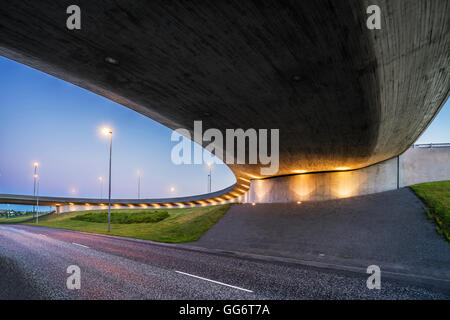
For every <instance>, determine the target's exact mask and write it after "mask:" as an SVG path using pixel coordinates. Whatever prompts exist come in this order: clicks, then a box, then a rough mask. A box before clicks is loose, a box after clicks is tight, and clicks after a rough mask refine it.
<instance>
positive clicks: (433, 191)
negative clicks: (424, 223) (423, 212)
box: [410, 181, 450, 241]
mask: <svg viewBox="0 0 450 320" xmlns="http://www.w3.org/2000/svg"><path fill="white" fill-rule="evenodd" d="M410 188H411V189H412V190H413V191H414V192H415V193H416V195H417V196H418V197H419V198H420V199H422V201H423V202H424V203H425V205H426V206H427V216H428V218H429V219H431V220H433V221H434V222H435V223H436V231H437V232H438V233H439V234H440V235H442V236H444V237H445V239H446V240H447V241H450V181H439V182H428V183H421V184H416V185H413V186H410Z"/></svg>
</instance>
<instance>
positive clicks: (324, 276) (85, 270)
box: [0, 225, 450, 300]
mask: <svg viewBox="0 0 450 320" xmlns="http://www.w3.org/2000/svg"><path fill="white" fill-rule="evenodd" d="M80 244H81V245H84V247H82V246H80ZM69 265H78V266H79V267H80V269H81V289H80V290H68V289H67V287H66V279H67V277H68V276H69V274H67V273H66V269H67V267H68V266H69ZM0 266H2V272H1V273H0V280H2V281H1V282H0V299H11V298H23V299H29V298H33V299H253V300H255V299H266V298H269V299H448V298H450V290H449V289H448V287H447V288H446V287H445V286H443V285H440V286H428V285H426V284H423V283H418V282H416V281H414V280H409V281H404V280H397V279H390V278H386V277H384V276H383V274H382V283H381V285H382V289H381V290H368V289H367V287H366V280H367V277H368V275H367V274H366V273H365V272H347V271H342V270H334V269H323V268H316V267H311V266H301V265H293V264H287V263H280V262H278V263H274V262H268V261H263V260H254V259H242V258H238V257H233V256H224V255H216V254H210V253H202V252H196V251H192V250H184V249H181V248H169V247H167V246H160V245H154V244H151V243H150V242H147V241H133V240H131V239H118V238H110V237H104V236H98V235H92V234H85V233H78V232H73V231H65V230H57V229H49V228H42V227H31V226H17V225H14V226H13V225H1V226H0ZM5 266H6V268H3V267H5ZM11 266H12V267H11ZM177 271H181V272H184V273H188V274H191V275H196V276H200V277H203V278H207V279H210V280H215V281H220V282H222V283H225V284H229V285H234V286H237V287H239V288H240V289H237V288H232V287H228V286H225V285H223V284H217V283H212V282H209V281H206V280H202V279H198V278H193V277H191V276H188V275H186V274H181V273H178V272H177ZM4 281H6V282H4ZM8 284H11V285H10V286H9V285H8ZM241 289H247V290H251V291H252V292H248V291H243V290H241Z"/></svg>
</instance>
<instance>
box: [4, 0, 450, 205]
mask: <svg viewBox="0 0 450 320" xmlns="http://www.w3.org/2000/svg"><path fill="white" fill-rule="evenodd" d="M71 4H72V3H71V2H70V1H39V2H37V1H31V0H23V1H7V2H5V3H4V4H2V6H1V7H0V17H1V19H0V54H1V55H3V56H5V57H7V58H10V59H13V60H16V61H18V62H20V63H23V64H25V65H28V66H30V67H33V68H36V69H38V70H41V71H43V72H46V73H48V74H51V75H53V76H56V77H58V78H61V79H63V80H66V81H68V82H71V83H73V84H75V85H78V86H80V87H82V88H85V89H88V90H90V91H93V92H95V93H97V94H100V95H102V96H105V97H107V98H109V99H111V100H113V101H115V102H117V103H120V104H122V105H124V106H126V107H128V108H131V109H133V110H135V111H137V112H139V113H141V114H143V115H146V116H148V117H150V118H152V119H154V120H156V121H158V122H160V123H162V124H163V125H165V126H167V127H169V128H171V129H177V128H187V129H189V130H190V131H191V132H192V131H193V123H194V121H195V120H202V121H203V126H204V127H205V128H217V129H219V130H220V131H221V132H225V130H226V129H227V128H243V129H247V128H256V129H259V128H267V129H270V128H279V129H280V170H279V171H278V173H277V174H275V175H272V176H269V177H267V176H262V175H261V174H260V167H261V166H263V165H262V164H261V163H258V164H254V165H249V164H246V165H238V164H234V165H230V168H231V170H232V171H233V173H234V174H235V176H236V179H237V183H236V185H235V186H232V187H230V188H229V189H225V190H223V193H222V194H220V196H222V197H224V198H225V199H227V198H228V197H230V199H231V198H235V197H239V196H241V197H242V196H243V195H249V197H250V198H251V201H261V202H267V201H278V200H276V199H280V197H278V194H279V193H280V192H281V193H282V194H283V196H282V197H281V198H282V199H283V201H295V200H308V199H327V198H336V197H346V196H352V195H357V194H362V193H370V192H377V191H379V190H380V189H382V190H383V189H389V188H395V187H398V186H399V183H398V181H399V180H398V179H399V178H398V179H397V180H396V181H397V183H396V184H394V183H391V182H389V183H384V182H383V181H384V180H383V179H381V180H380V179H374V177H376V176H377V175H379V173H380V170H381V171H382V172H385V173H384V176H385V177H392V176H393V172H394V171H392V170H394V169H392V168H397V171H396V172H397V174H398V173H399V172H400V171H399V169H398V168H399V164H398V163H399V162H398V161H397V160H396V159H397V157H398V156H399V155H400V154H402V153H404V152H405V150H407V149H408V148H409V147H410V146H411V144H412V143H414V141H416V139H417V138H418V137H419V135H420V134H421V133H422V132H423V131H424V130H425V129H426V128H427V126H428V125H429V124H430V122H431V121H432V120H433V118H434V117H435V115H436V114H437V113H438V112H439V110H440V108H441V107H442V105H443V104H444V102H445V101H446V99H447V98H448V96H449V87H450V76H449V54H448V52H449V51H450V28H449V22H448V16H449V13H450V2H449V1H447V0H398V1H387V0H374V1H366V0H363V1H360V0H349V1H325V0H319V1H292V2H291V1H286V2H284V1H283V2H281V1H263V2H261V3H259V2H258V3H253V2H252V3H250V2H242V1H207V2H206V1H189V2H176V3H172V2H167V1H152V2H148V1H142V0H141V1H133V2H132V3H131V2H130V3H128V4H127V5H126V6H125V5H122V4H120V3H119V2H115V1H114V2H112V1H111V2H94V1H87V0H85V1H78V2H77V4H78V5H79V7H80V8H81V16H82V18H81V19H82V20H81V21H82V22H81V29H80V30H68V29H67V28H66V19H67V16H68V15H67V14H66V8H67V7H68V6H69V5H71ZM374 4H376V5H378V6H379V7H380V9H381V18H382V24H381V29H380V30H369V29H368V28H367V27H366V19H367V17H368V15H367V14H366V8H367V7H368V6H369V5H374ZM61 107H62V108H63V107H64V106H61ZM225 151H227V150H225ZM228 151H229V150H228ZM396 161H397V162H396ZM386 163H390V164H389V168H391V169H389V170H385V171H383V169H380V168H385V167H386V166H385V165H386ZM395 163H396V164H395ZM359 170H361V171H359ZM355 173H356V174H357V175H356V176H357V177H356V178H352V179H350V180H349V181H350V182H348V183H347V182H343V181H347V180H345V178H344V177H345V176H350V175H353V174H355ZM359 173H361V174H359ZM362 173H364V174H362ZM298 174H300V175H299V177H300V176H301V177H307V178H304V179H303V178H301V179H300V178H299V181H300V180H302V181H303V182H295V183H292V182H289V181H288V180H289V179H287V180H286V177H290V176H292V175H298ZM323 174H325V175H327V176H331V177H332V178H331V180H330V179H328V178H327V179H328V180H327V179H325V180H323V179H322V178H318V179H316V178H314V177H320V176H321V175H323ZM362 176H365V178H364V179H363V178H361V177H362ZM395 176H396V175H395ZM311 177H313V178H311ZM261 179H265V180H261ZM264 181H265V182H264ZM267 181H270V184H272V185H273V186H276V188H275V187H270V188H268V187H261V185H268V182H267ZM352 183H357V184H358V185H361V186H367V187H364V188H352V190H351V191H346V190H347V189H348V188H347V187H346V185H347V184H352ZM330 185H333V187H330ZM249 189H251V192H249V193H247V191H248V190H249ZM305 190H306V191H305ZM311 190H312V191H311ZM217 196H219V195H217ZM211 197H216V195H214V196H209V195H205V196H204V198H203V199H205V198H211ZM84 200H86V199H80V201H84ZM160 200H161V199H160ZM198 200H200V199H198ZM99 201H102V202H104V201H103V200H99ZM178 201H181V200H177V202H178ZM50 202H51V201H50ZM71 202H73V203H75V200H74V201H71ZM90 202H94V201H93V200H92V199H91V200H90ZM125 202H127V203H129V204H134V202H132V201H131V200H127V201H125ZM163 202H169V201H165V200H164V201H163ZM170 202H171V201H170ZM52 203H53V202H52Z"/></svg>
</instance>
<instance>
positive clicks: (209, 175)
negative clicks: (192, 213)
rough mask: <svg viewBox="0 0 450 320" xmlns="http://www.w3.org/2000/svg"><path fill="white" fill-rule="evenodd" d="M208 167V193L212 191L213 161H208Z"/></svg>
mask: <svg viewBox="0 0 450 320" xmlns="http://www.w3.org/2000/svg"><path fill="white" fill-rule="evenodd" d="M208 169H209V174H208V193H211V180H212V176H211V171H212V163H211V162H208Z"/></svg>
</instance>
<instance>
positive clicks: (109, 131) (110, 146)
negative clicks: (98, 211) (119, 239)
mask: <svg viewBox="0 0 450 320" xmlns="http://www.w3.org/2000/svg"><path fill="white" fill-rule="evenodd" d="M103 133H104V134H105V135H109V179H108V180H109V181H108V183H109V189H108V190H109V191H108V232H110V231H111V158H112V131H111V130H110V129H107V128H105V129H103Z"/></svg>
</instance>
